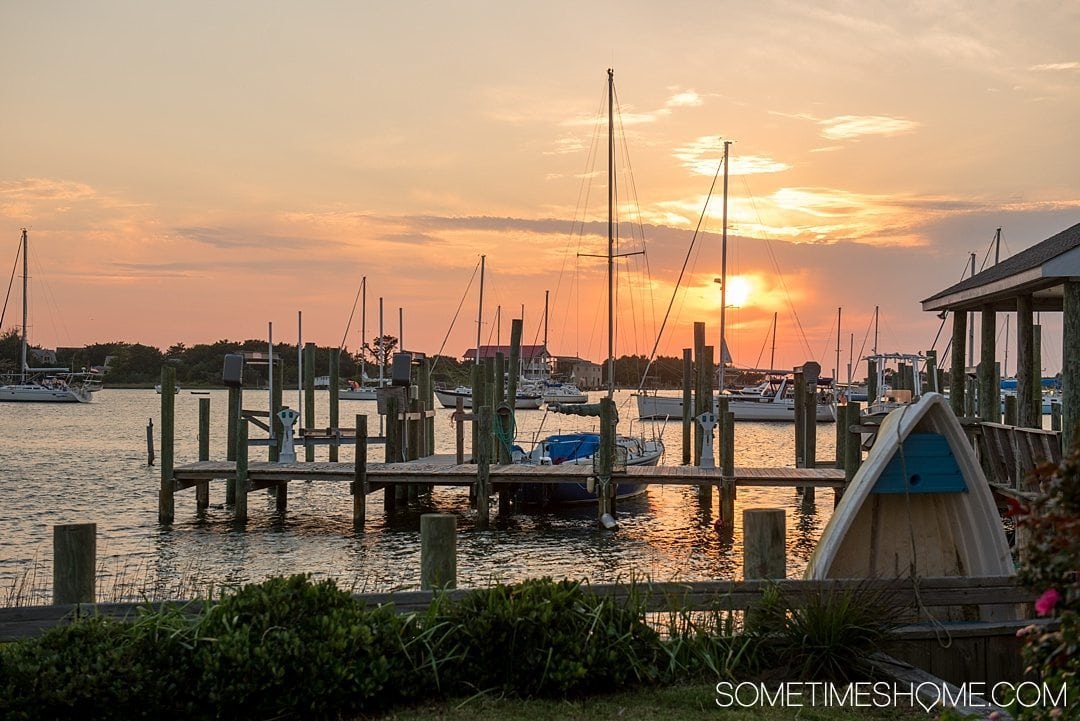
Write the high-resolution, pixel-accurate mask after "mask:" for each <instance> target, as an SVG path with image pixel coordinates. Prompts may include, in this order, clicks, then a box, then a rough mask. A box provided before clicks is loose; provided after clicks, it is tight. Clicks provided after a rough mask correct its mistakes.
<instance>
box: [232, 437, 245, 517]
mask: <svg viewBox="0 0 1080 721" xmlns="http://www.w3.org/2000/svg"><path fill="white" fill-rule="evenodd" d="M247 514H248V426H247V421H245V420H243V419H241V420H240V422H239V423H238V424H237V426H236V500H235V502H234V503H233V517H234V518H235V519H236V520H238V521H245V520H247Z"/></svg>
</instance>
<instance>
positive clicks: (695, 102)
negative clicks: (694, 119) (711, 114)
mask: <svg viewBox="0 0 1080 721" xmlns="http://www.w3.org/2000/svg"><path fill="white" fill-rule="evenodd" d="M703 104H704V101H702V99H701V96H700V95H698V94H697V93H696V92H695V91H693V90H683V91H680V92H677V93H675V94H674V95H672V96H671V97H670V98H668V99H667V102H666V103H664V106H665V107H668V108H696V107H698V106H701V105H703Z"/></svg>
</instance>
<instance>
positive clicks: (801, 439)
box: [794, 367, 807, 468]
mask: <svg viewBox="0 0 1080 721" xmlns="http://www.w3.org/2000/svg"><path fill="white" fill-rule="evenodd" d="M794 375H795V467H796V468H806V467H807V466H806V418H805V414H806V379H805V377H804V376H803V370H802V368H801V367H799V368H796V369H795V371H794Z"/></svg>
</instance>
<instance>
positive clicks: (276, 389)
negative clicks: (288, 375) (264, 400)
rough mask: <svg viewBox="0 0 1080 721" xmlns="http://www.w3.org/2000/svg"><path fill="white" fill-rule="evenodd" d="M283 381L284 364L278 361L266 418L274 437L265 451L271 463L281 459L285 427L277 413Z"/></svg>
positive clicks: (280, 404)
mask: <svg viewBox="0 0 1080 721" xmlns="http://www.w3.org/2000/svg"><path fill="white" fill-rule="evenodd" d="M284 383H285V365H284V364H283V363H278V364H277V365H275V366H274V378H273V380H272V381H271V385H270V418H268V419H267V421H268V423H267V425H269V426H270V429H271V436H273V438H274V442H273V443H271V444H270V446H269V451H268V453H267V459H268V460H269V461H270V462H271V463H277V462H278V461H279V460H281V441H282V439H283V438H284V437H285V427H284V426H282V425H281V419H280V418H278V413H280V412H281V408H282V405H283V403H282V394H283V392H284V391H283V385H284Z"/></svg>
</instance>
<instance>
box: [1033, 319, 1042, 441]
mask: <svg viewBox="0 0 1080 721" xmlns="http://www.w3.org/2000/svg"><path fill="white" fill-rule="evenodd" d="M1031 346H1032V348H1031V357H1032V362H1031V367H1032V370H1033V371H1034V372H1033V373H1032V374H1031V385H1032V388H1031V415H1032V419H1033V421H1032V422H1033V423H1034V424H1035V425H1034V427H1035V428H1042V427H1043V418H1042V417H1043V390H1042V326H1041V325H1032V326H1031Z"/></svg>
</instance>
